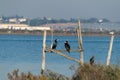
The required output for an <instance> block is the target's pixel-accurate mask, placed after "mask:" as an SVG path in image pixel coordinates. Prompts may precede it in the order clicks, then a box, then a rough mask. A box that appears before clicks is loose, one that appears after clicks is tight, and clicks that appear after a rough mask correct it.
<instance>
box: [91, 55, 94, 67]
mask: <svg viewBox="0 0 120 80" xmlns="http://www.w3.org/2000/svg"><path fill="white" fill-rule="evenodd" d="M94 58H95V57H94V56H92V57H91V58H90V64H91V65H93V64H94Z"/></svg>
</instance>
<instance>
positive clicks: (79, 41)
mask: <svg viewBox="0 0 120 80" xmlns="http://www.w3.org/2000/svg"><path fill="white" fill-rule="evenodd" d="M77 34H78V43H79V49H81V50H82V51H81V52H80V63H81V64H82V65H83V63H84V56H83V47H82V34H81V26H80V20H78V29H77Z"/></svg>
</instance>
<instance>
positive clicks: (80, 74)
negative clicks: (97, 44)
mask: <svg viewBox="0 0 120 80" xmlns="http://www.w3.org/2000/svg"><path fill="white" fill-rule="evenodd" d="M119 75H120V67H119V66H116V65H112V66H106V65H100V64H97V65H96V64H94V65H90V64H86V63H85V64H84V66H79V67H78V69H77V70H76V71H75V74H74V75H73V76H72V78H68V77H66V76H64V75H61V74H58V73H55V72H53V71H51V70H46V71H45V72H44V74H43V75H41V74H40V75H33V74H32V73H31V72H28V73H24V72H22V73H19V69H16V70H14V71H13V72H12V73H8V75H7V76H8V79H9V80H120V76H119Z"/></svg>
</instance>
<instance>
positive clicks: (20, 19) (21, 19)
mask: <svg viewBox="0 0 120 80" xmlns="http://www.w3.org/2000/svg"><path fill="white" fill-rule="evenodd" d="M18 21H19V22H26V21H27V19H26V18H19V19H18Z"/></svg>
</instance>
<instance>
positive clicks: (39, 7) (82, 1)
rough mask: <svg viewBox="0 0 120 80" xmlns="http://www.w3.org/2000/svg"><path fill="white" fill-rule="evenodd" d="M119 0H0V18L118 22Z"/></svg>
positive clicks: (119, 12) (119, 17)
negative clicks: (19, 17)
mask: <svg viewBox="0 0 120 80" xmlns="http://www.w3.org/2000/svg"><path fill="white" fill-rule="evenodd" d="M119 8H120V0H0V16H2V15H3V16H13V15H20V16H24V17H27V18H36V17H48V18H67V19H69V18H84V19H86V18H87V19H88V18H91V17H95V18H98V19H101V18H106V19H109V20H111V21H119V22H120V16H119V14H120V9H119Z"/></svg>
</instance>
